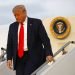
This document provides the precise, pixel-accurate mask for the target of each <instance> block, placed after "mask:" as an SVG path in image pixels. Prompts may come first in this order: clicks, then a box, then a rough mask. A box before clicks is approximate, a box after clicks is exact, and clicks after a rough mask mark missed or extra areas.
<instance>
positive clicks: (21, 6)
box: [12, 5, 26, 13]
mask: <svg viewBox="0 0 75 75" xmlns="http://www.w3.org/2000/svg"><path fill="white" fill-rule="evenodd" d="M20 9H21V10H23V11H24V12H26V8H25V6H24V5H17V6H15V7H14V8H13V10H12V11H13V13H15V12H16V11H17V10H20Z"/></svg>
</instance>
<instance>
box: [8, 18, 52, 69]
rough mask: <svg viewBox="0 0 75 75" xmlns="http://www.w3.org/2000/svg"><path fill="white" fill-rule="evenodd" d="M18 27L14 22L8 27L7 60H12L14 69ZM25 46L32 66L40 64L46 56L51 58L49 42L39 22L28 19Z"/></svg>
mask: <svg viewBox="0 0 75 75" xmlns="http://www.w3.org/2000/svg"><path fill="white" fill-rule="evenodd" d="M18 26H19V23H18V22H14V23H12V24H11V25H10V27H9V32H8V41H7V60H11V59H12V58H13V65H14V69H15V64H16V55H17V50H18V49H17V46H18V40H17V38H18ZM27 45H28V50H29V54H30V57H31V60H32V61H33V62H34V63H33V64H35V63H36V62H39V61H40V62H42V60H44V59H45V57H46V56H47V55H52V56H53V53H52V49H51V45H50V40H49V38H48V36H47V33H46V31H45V28H44V26H43V24H42V22H41V20H39V19H34V18H28V24H27ZM38 64H39V63H38Z"/></svg>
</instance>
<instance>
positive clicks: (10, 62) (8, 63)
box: [7, 60, 12, 70]
mask: <svg viewBox="0 0 75 75" xmlns="http://www.w3.org/2000/svg"><path fill="white" fill-rule="evenodd" d="M7 67H8V68H9V69H11V70H12V60H8V61H7Z"/></svg>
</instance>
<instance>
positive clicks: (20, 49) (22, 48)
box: [18, 23, 24, 58]
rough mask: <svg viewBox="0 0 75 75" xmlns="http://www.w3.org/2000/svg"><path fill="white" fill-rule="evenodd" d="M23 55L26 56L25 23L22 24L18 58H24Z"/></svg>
mask: <svg viewBox="0 0 75 75" xmlns="http://www.w3.org/2000/svg"><path fill="white" fill-rule="evenodd" d="M23 55H24V27H23V23H21V27H20V31H19V43H18V56H19V57H20V58H22V56H23Z"/></svg>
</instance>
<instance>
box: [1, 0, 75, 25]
mask: <svg viewBox="0 0 75 75" xmlns="http://www.w3.org/2000/svg"><path fill="white" fill-rule="evenodd" d="M19 4H23V5H25V7H26V8H27V13H28V16H29V17H33V18H39V19H44V18H51V17H55V16H75V0H0V25H5V24H10V23H12V22H14V21H15V18H14V16H13V13H12V9H13V7H14V6H15V5H19Z"/></svg>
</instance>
